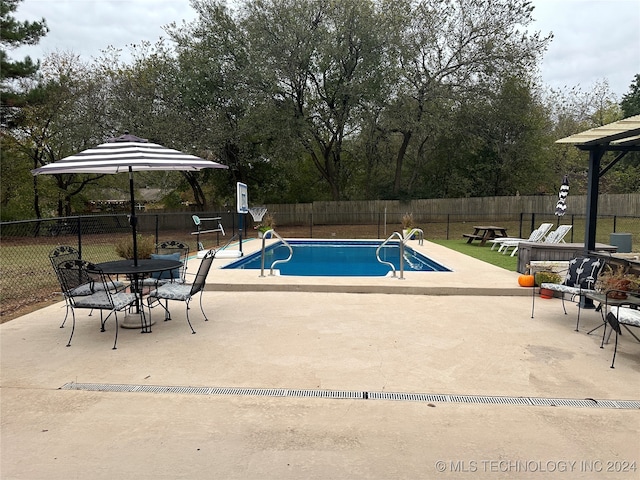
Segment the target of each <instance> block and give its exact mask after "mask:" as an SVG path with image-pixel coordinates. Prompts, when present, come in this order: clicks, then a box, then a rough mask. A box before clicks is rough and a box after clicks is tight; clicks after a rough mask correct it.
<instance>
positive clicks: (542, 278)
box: [535, 270, 562, 298]
mask: <svg viewBox="0 0 640 480" xmlns="http://www.w3.org/2000/svg"><path fill="white" fill-rule="evenodd" d="M535 277H536V285H538V286H541V285H542V284H543V283H562V277H561V276H560V274H559V273H556V272H551V271H544V270H543V271H541V272H538V273H536V275H535ZM540 296H541V297H542V298H553V290H548V289H546V288H540Z"/></svg>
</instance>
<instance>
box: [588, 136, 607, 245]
mask: <svg viewBox="0 0 640 480" xmlns="http://www.w3.org/2000/svg"><path fill="white" fill-rule="evenodd" d="M604 152H605V149H604V148H602V146H600V145H598V146H595V147H592V148H590V149H589V175H588V177H587V211H586V224H585V229H584V247H585V251H586V252H589V251H593V250H595V249H596V225H597V222H598V195H599V186H600V160H602V156H603V155H604Z"/></svg>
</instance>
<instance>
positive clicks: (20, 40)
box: [0, 0, 49, 124]
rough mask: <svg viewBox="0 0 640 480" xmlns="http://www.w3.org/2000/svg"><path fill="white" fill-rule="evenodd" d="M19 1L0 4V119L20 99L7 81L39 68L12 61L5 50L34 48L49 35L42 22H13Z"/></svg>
mask: <svg viewBox="0 0 640 480" xmlns="http://www.w3.org/2000/svg"><path fill="white" fill-rule="evenodd" d="M21 1H22V0H0V99H1V100H0V102H1V107H2V111H3V115H2V116H3V118H4V117H5V115H6V113H5V109H6V108H8V107H10V106H16V105H19V104H20V96H19V95H17V94H16V92H15V91H13V89H12V88H11V81H13V80H16V79H20V78H25V77H30V76H32V75H33V74H34V73H36V71H37V70H38V68H39V65H40V64H39V62H34V61H33V60H32V59H31V58H30V57H25V58H24V59H22V60H15V61H12V60H11V59H10V58H9V54H8V50H10V49H14V48H16V47H19V46H21V45H33V44H36V43H38V41H39V40H40V38H41V37H43V36H44V35H46V34H47V32H48V31H49V29H48V28H47V25H46V22H45V20H44V18H43V19H42V20H41V21H39V22H29V21H24V22H19V21H17V20H16V19H15V17H14V16H13V15H12V14H13V13H14V12H15V11H16V10H17V8H18V4H19V3H20V2H21ZM2 123H3V124H4V121H3V122H2Z"/></svg>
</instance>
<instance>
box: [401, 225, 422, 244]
mask: <svg viewBox="0 0 640 480" xmlns="http://www.w3.org/2000/svg"><path fill="white" fill-rule="evenodd" d="M415 234H418V245H423V244H424V231H423V230H422V229H421V228H412V229H411V230H409V231H408V232H407V234H406V235H405V236H404V238H403V239H402V242H403V243H404V244H405V245H406V244H407V242H408V241H409V240H411V237H413V236H414V235H415Z"/></svg>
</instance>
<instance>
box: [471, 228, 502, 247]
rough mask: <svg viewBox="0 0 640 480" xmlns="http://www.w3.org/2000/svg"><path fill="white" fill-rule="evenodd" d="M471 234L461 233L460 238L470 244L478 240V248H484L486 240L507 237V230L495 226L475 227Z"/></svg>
mask: <svg viewBox="0 0 640 480" xmlns="http://www.w3.org/2000/svg"><path fill="white" fill-rule="evenodd" d="M473 228H474V232H473V233H463V234H462V236H463V237H465V238H467V239H468V240H467V243H471V242H473V241H474V240H480V246H481V247H482V246H484V244H485V243H487V241H488V240H493V239H494V238H498V237H507V236H508V235H507V229H506V228H504V227H497V226H495V225H475V226H474V227H473Z"/></svg>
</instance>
